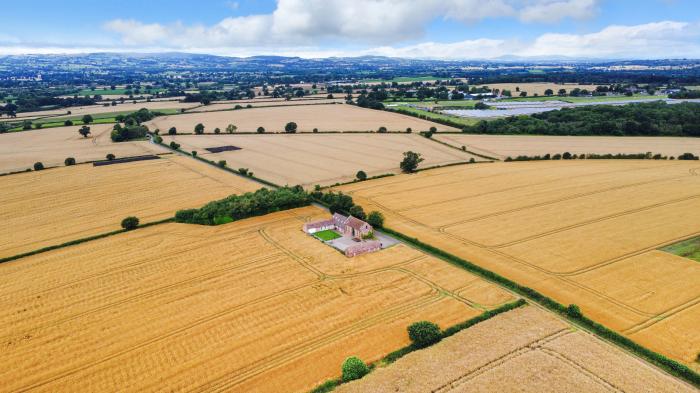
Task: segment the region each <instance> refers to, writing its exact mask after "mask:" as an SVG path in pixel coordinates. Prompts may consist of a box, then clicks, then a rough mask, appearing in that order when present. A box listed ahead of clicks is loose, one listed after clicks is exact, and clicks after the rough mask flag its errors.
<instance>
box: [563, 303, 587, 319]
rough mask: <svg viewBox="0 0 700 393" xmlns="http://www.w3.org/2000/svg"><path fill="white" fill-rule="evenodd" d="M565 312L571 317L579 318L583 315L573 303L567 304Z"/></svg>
mask: <svg viewBox="0 0 700 393" xmlns="http://www.w3.org/2000/svg"><path fill="white" fill-rule="evenodd" d="M566 314H567V315H568V316H570V317H571V318H581V317H582V316H583V313H581V309H580V308H579V307H578V306H577V305H575V304H569V307H567V308H566Z"/></svg>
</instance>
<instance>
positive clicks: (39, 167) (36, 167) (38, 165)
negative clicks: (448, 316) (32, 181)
mask: <svg viewBox="0 0 700 393" xmlns="http://www.w3.org/2000/svg"><path fill="white" fill-rule="evenodd" d="M42 169H44V164H42V163H41V161H39V162H35V163H34V170H35V171H40V170H42Z"/></svg>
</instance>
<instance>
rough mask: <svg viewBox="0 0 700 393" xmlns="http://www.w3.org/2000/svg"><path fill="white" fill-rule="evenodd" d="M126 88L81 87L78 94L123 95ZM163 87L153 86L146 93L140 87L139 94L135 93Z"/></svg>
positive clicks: (152, 90)
mask: <svg viewBox="0 0 700 393" xmlns="http://www.w3.org/2000/svg"><path fill="white" fill-rule="evenodd" d="M126 90H127V89H120V88H117V89H114V90H112V89H95V90H90V89H83V90H80V91H79V92H78V95H79V96H94V95H101V96H110V95H115V96H116V95H125V94H126ZM162 90H163V89H161V88H154V89H151V90H150V93H147V92H146V90H145V89H141V90H140V93H139V94H135V95H141V94H155V93H158V92H160V91H162Z"/></svg>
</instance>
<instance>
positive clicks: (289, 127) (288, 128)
mask: <svg viewBox="0 0 700 393" xmlns="http://www.w3.org/2000/svg"><path fill="white" fill-rule="evenodd" d="M284 132H287V133H290V134H293V133H295V132H297V123H295V122H293V121H290V122H289V123H287V124H286V125H285V126H284Z"/></svg>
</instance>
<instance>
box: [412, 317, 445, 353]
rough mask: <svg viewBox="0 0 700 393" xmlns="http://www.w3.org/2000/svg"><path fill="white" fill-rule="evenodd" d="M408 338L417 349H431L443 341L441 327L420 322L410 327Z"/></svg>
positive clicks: (427, 322)
mask: <svg viewBox="0 0 700 393" xmlns="http://www.w3.org/2000/svg"><path fill="white" fill-rule="evenodd" d="M408 338H410V339H411V342H413V345H414V346H416V347H417V348H425V347H429V346H431V345H433V344H435V343H436V342H438V341H440V339H442V332H441V331H440V327H439V326H438V325H436V324H434V323H432V322H429V321H420V322H416V323H413V324H411V325H410V326H409V327H408Z"/></svg>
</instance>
